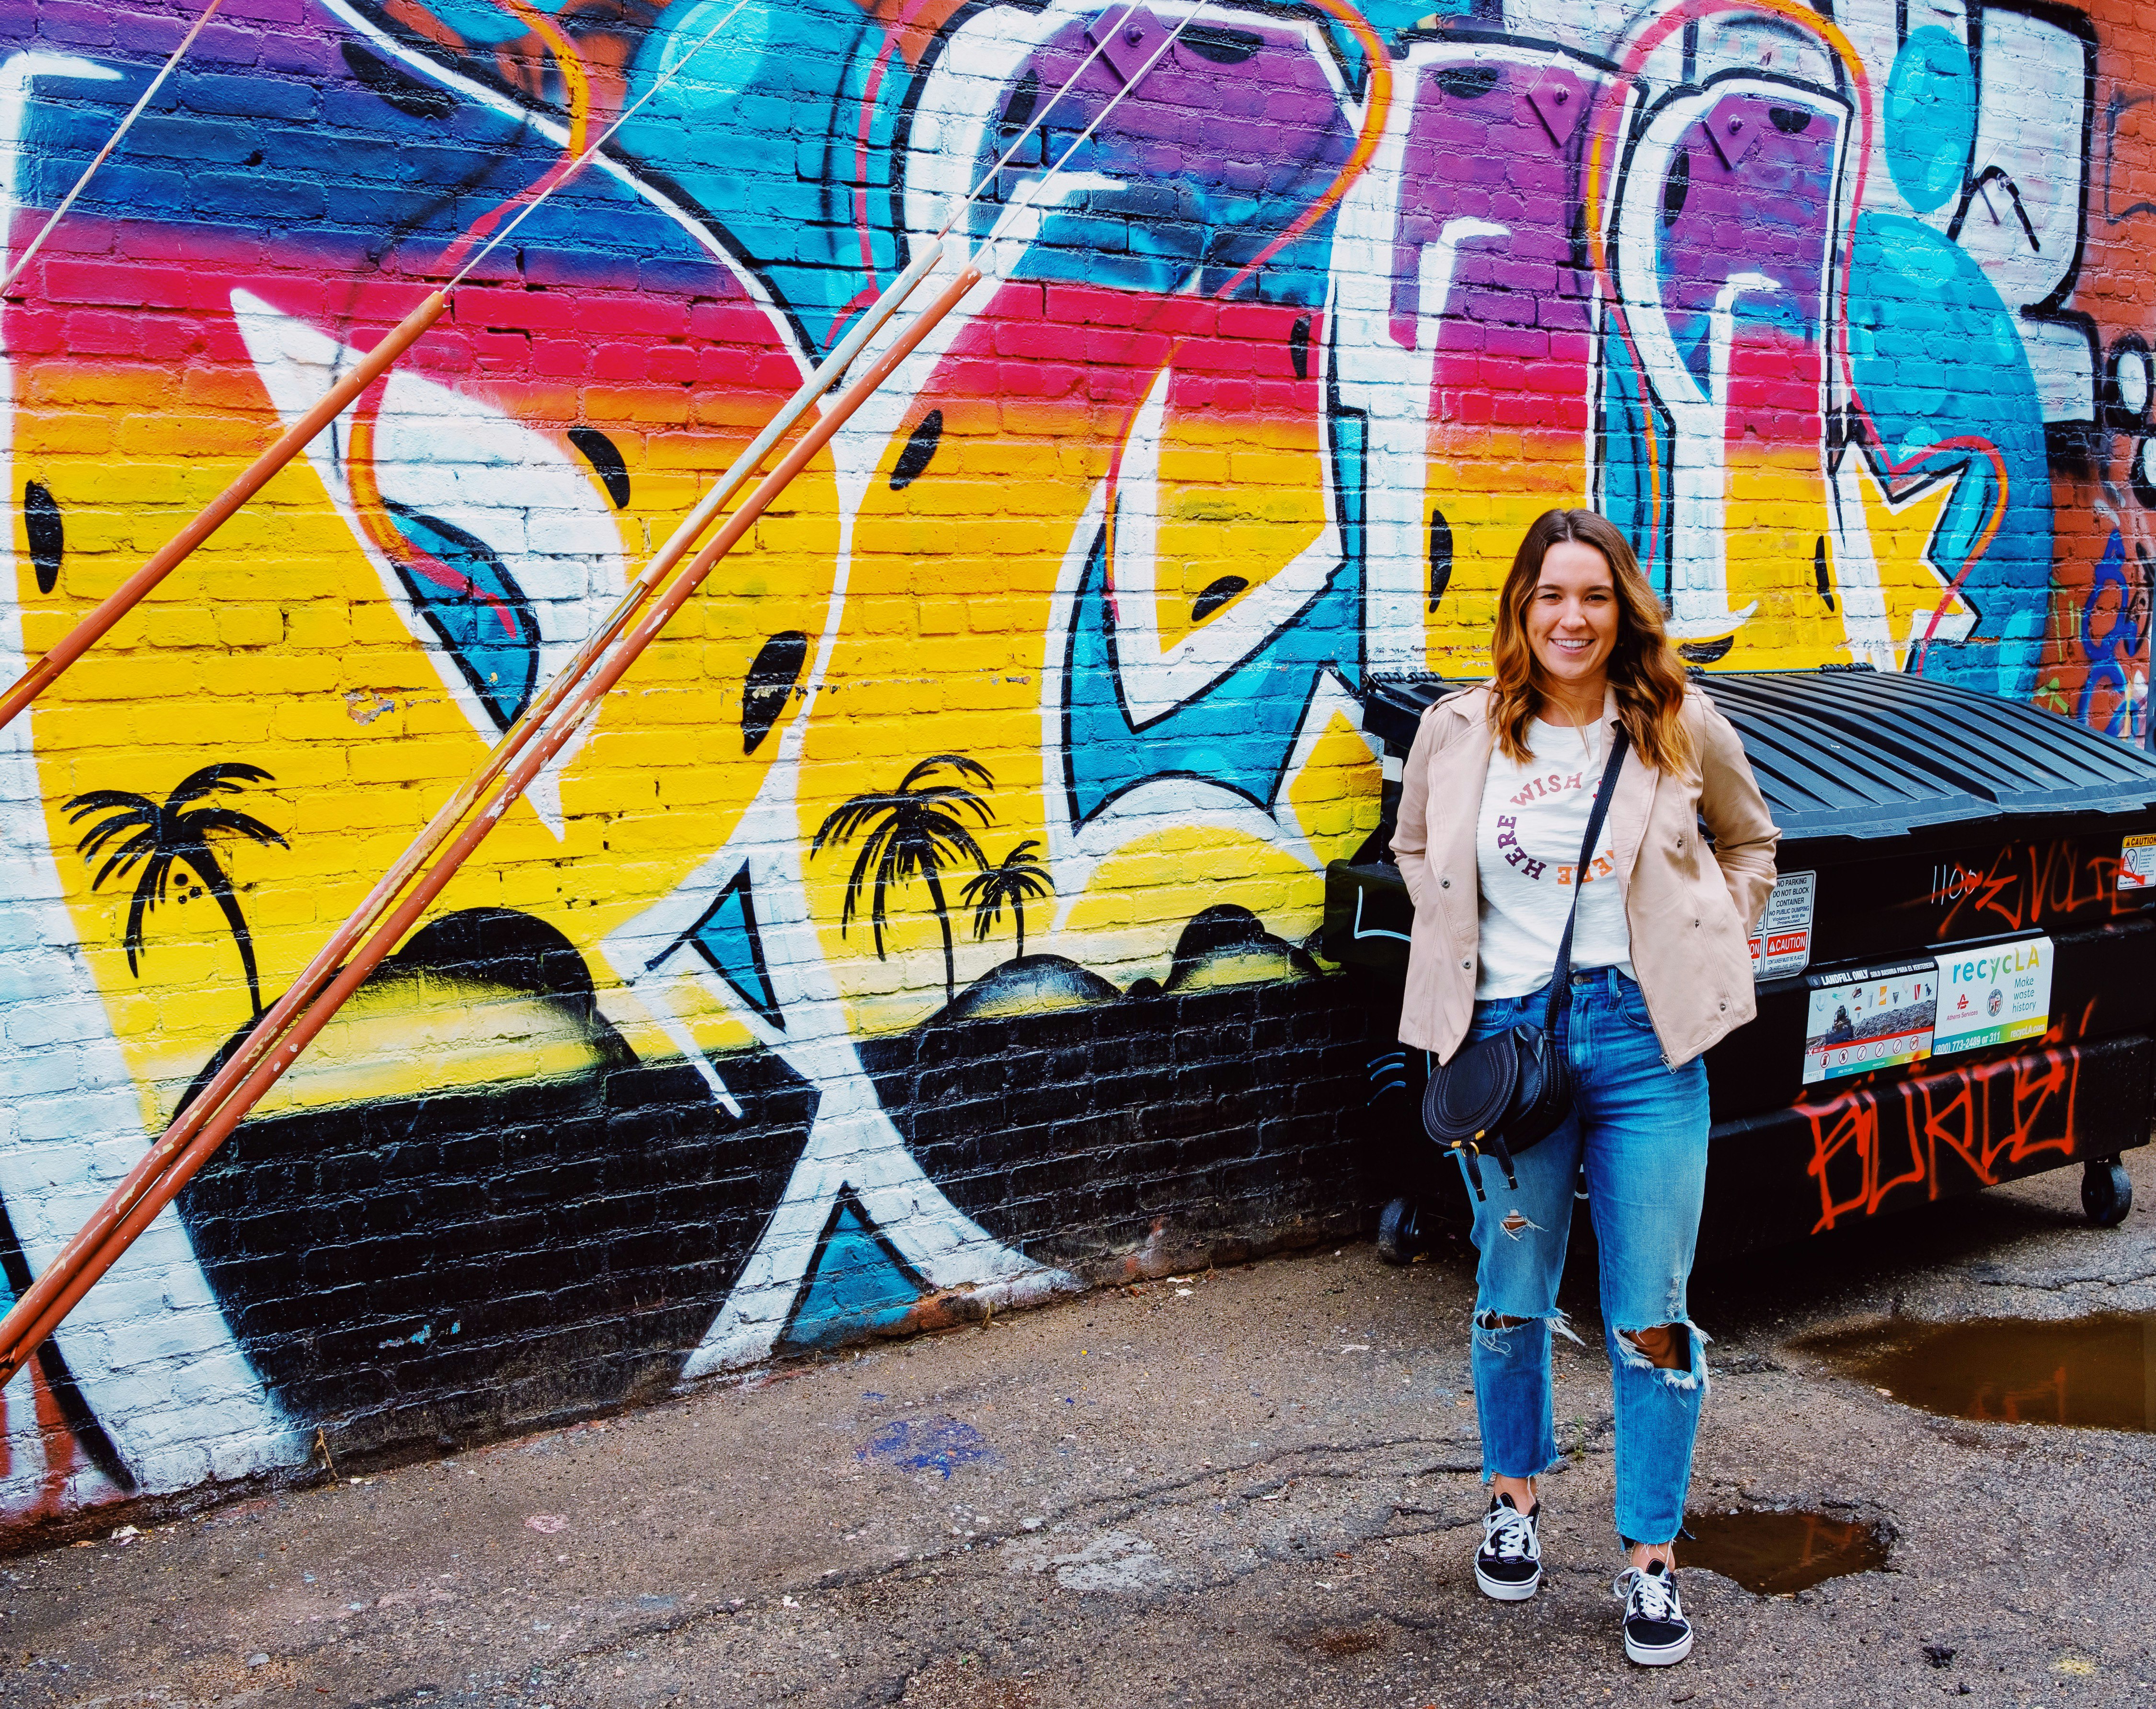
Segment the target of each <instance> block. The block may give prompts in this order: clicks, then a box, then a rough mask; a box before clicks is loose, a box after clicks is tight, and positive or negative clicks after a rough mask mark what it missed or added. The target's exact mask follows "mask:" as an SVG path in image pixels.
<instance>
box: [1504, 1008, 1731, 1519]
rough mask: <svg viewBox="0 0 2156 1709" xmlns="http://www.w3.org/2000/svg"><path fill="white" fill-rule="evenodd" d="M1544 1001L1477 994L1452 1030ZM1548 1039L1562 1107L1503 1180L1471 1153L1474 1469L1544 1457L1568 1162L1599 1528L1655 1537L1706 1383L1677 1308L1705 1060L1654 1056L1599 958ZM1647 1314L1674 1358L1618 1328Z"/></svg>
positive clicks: (1702, 1153) (1701, 1161) (1702, 1145)
mask: <svg viewBox="0 0 2156 1709" xmlns="http://www.w3.org/2000/svg"><path fill="white" fill-rule="evenodd" d="M1548 1001H1549V995H1548V989H1547V987H1545V989H1543V991H1537V992H1536V993H1535V994H1534V995H1533V996H1526V997H1501V998H1496V999H1494V1000H1491V1001H1486V1002H1480V1003H1477V1004H1476V1006H1475V1020H1474V1024H1473V1027H1472V1028H1471V1031H1470V1032H1469V1033H1468V1038H1469V1040H1470V1041H1473V1040H1475V1039H1478V1038H1486V1037H1489V1036H1490V1035H1491V1033H1493V1032H1500V1031H1501V1030H1502V1029H1504V1028H1505V1027H1510V1026H1512V1025H1513V1024H1514V1023H1515V1022H1519V1021H1531V1022H1533V1023H1534V1024H1535V1025H1537V1026H1540V1025H1541V1024H1542V1022H1543V1016H1544V1012H1545V1006H1546V1005H1547V1004H1548ZM1558 1038H1559V1041H1560V1042H1561V1044H1562V1046H1563V1048H1564V1050H1565V1053H1566V1057H1567V1060H1568V1062H1569V1063H1570V1065H1571V1068H1572V1073H1573V1086H1574V1098H1573V1112H1572V1114H1570V1115H1568V1116H1567V1117H1566V1118H1565V1120H1564V1124H1563V1125H1562V1126H1561V1127H1559V1128H1558V1130H1557V1131H1556V1132H1554V1133H1553V1134H1552V1135H1549V1137H1548V1138H1547V1139H1545V1140H1543V1142H1542V1143H1541V1144H1540V1145H1537V1146H1535V1147H1533V1148H1532V1150H1528V1151H1526V1152H1523V1153H1522V1154H1521V1155H1520V1156H1517V1157H1516V1158H1515V1159H1514V1160H1513V1170H1514V1172H1515V1173H1516V1174H1517V1176H1518V1177H1519V1182H1520V1184H1519V1187H1518V1188H1517V1190H1514V1189H1512V1188H1511V1187H1507V1186H1506V1184H1505V1172H1504V1171H1503V1170H1502V1169H1501V1168H1500V1167H1499V1166H1497V1163H1496V1160H1495V1159H1494V1158H1490V1157H1485V1158H1483V1159H1482V1165H1481V1169H1482V1187H1483V1191H1484V1192H1486V1193H1487V1194H1488V1196H1489V1197H1487V1198H1486V1199H1485V1200H1482V1201H1481V1202H1477V1203H1476V1206H1475V1249H1476V1251H1477V1252H1478V1253H1481V1262H1480V1263H1479V1264H1477V1265H1476V1273H1475V1283H1476V1300H1475V1344H1474V1351H1473V1355H1472V1360H1471V1362H1472V1366H1473V1370H1474V1374H1475V1405H1476V1414H1477V1416H1478V1418H1480V1420H1481V1429H1482V1476H1483V1480H1484V1481H1485V1482H1487V1481H1488V1480H1490V1479H1491V1477H1493V1476H1504V1477H1512V1478H1527V1477H1532V1476H1534V1475H1536V1474H1537V1473H1538V1472H1540V1471H1542V1470H1543V1469H1544V1468H1545V1467H1547V1466H1548V1465H1549V1464H1550V1463H1551V1462H1552V1461H1553V1460H1554V1459H1556V1458H1557V1457H1558V1454H1557V1435H1556V1432H1555V1429H1554V1428H1553V1420H1552V1418H1551V1414H1550V1335H1551V1331H1553V1329H1554V1330H1555V1331H1558V1333H1561V1334H1563V1335H1564V1336H1567V1337H1568V1338H1569V1339H1571V1340H1573V1341H1578V1336H1574V1335H1573V1333H1572V1331H1571V1329H1570V1328H1569V1327H1568V1325H1567V1323H1566V1321H1565V1316H1564V1314H1563V1312H1561V1311H1559V1310H1558V1309H1557V1286H1558V1275H1559V1274H1560V1273H1561V1272H1562V1271H1563V1269H1564V1248H1565V1242H1566V1239H1567V1237H1568V1235H1569V1234H1570V1233H1571V1231H1572V1207H1573V1184H1574V1182H1575V1181H1577V1180H1578V1177H1579V1175H1580V1172H1581V1171H1582V1169H1583V1168H1584V1171H1585V1172H1586V1176H1587V1204H1588V1209H1589V1212H1590V1213H1591V1214H1592V1215H1593V1217H1594V1238H1595V1240H1596V1243H1598V1245H1599V1247H1600V1248H1601V1284H1602V1321H1603V1338H1604V1341H1606V1342H1607V1343H1608V1346H1609V1364H1610V1368H1611V1372H1612V1373H1613V1375H1612V1382H1613V1386H1614V1389H1615V1392H1616V1393H1615V1399H1616V1407H1615V1410H1616V1417H1617V1530H1618V1532H1619V1534H1620V1537H1623V1538H1624V1539H1625V1542H1628V1543H1633V1542H1643V1543H1665V1542H1670V1541H1671V1540H1672V1539H1673V1538H1674V1537H1676V1534H1677V1531H1678V1528H1679V1527H1680V1526H1681V1525H1682V1524H1683V1522H1684V1505H1685V1489H1686V1485H1688V1484H1689V1483H1690V1482H1691V1453H1692V1441H1693V1439H1694V1437H1695V1436H1696V1435H1697V1434H1698V1429H1699V1408H1700V1402H1701V1399H1702V1396H1703V1394H1704V1392H1705V1390H1706V1387H1707V1358H1706V1354H1705V1352H1704V1351H1703V1350H1702V1342H1703V1341H1705V1340H1706V1337H1705V1336H1702V1335H1701V1334H1700V1333H1699V1331H1698V1330H1697V1329H1696V1328H1694V1327H1693V1326H1692V1324H1691V1319H1690V1316H1689V1315H1688V1313H1687V1311H1686V1305H1685V1284H1686V1281H1687V1280H1688V1279H1690V1277H1691V1259H1692V1249H1693V1246H1694V1244H1695V1243H1696V1242H1697V1238H1698V1235H1699V1212H1700V1202H1701V1200H1702V1197H1703V1196H1704V1195H1705V1192H1706V1190H1707V1120H1708V1118H1707V1068H1706V1064H1705V1063H1702V1062H1701V1060H1700V1059H1699V1058H1697V1057H1695V1058H1692V1059H1691V1061H1690V1062H1688V1063H1686V1064H1685V1065H1684V1066H1683V1067H1682V1068H1665V1067H1664V1066H1663V1065H1662V1053H1661V1045H1660V1044H1659V1043H1657V1042H1656V1041H1655V1033H1654V1029H1653V1027H1651V1026H1650V1024H1649V1022H1648V1019H1647V1006H1646V1001H1645V999H1644V998H1643V997H1642V996H1640V987H1639V986H1636V985H1635V984H1634V983H1633V982H1632V981H1630V980H1629V979H1627V978H1625V975H1623V974H1621V973H1620V972H1619V971H1618V970H1616V969H1615V968H1614V967H1598V968H1594V969H1591V970H1586V971H1583V972H1576V973H1574V974H1573V975H1572V992H1571V1001H1570V1002H1569V1003H1568V1005H1566V1006H1564V1008H1563V1011H1562V1012H1560V1015H1559V1017H1558ZM1467 1168H1468V1165H1467V1163H1466V1159H1465V1158H1463V1159H1462V1160H1461V1169H1462V1171H1463V1173H1464V1172H1466V1171H1467ZM1469 1192H1470V1196H1472V1193H1473V1185H1472V1181H1471V1182H1470V1186H1469ZM1506 1318H1512V1319H1517V1320H1518V1321H1517V1323H1515V1324H1513V1325H1511V1326H1507V1325H1506V1324H1504V1323H1502V1322H1501V1321H1500V1320H1501V1319H1506ZM1662 1324H1672V1325H1681V1326H1683V1327H1682V1331H1681V1333H1682V1334H1683V1336H1684V1339H1685V1340H1686V1341H1687V1342H1688V1343H1689V1349H1688V1351H1689V1360H1688V1363H1687V1365H1686V1368H1683V1369H1681V1370H1668V1369H1664V1368H1661V1367H1657V1366H1655V1364H1654V1363H1652V1362H1650V1360H1649V1359H1648V1358H1647V1357H1646V1356H1645V1354H1643V1353H1642V1352H1641V1351H1640V1350H1639V1349H1638V1348H1637V1347H1636V1346H1633V1345H1632V1344H1631V1343H1630V1341H1627V1340H1625V1339H1623V1337H1625V1336H1630V1335H1635V1334H1637V1333H1638V1332H1640V1331H1642V1330H1648V1329H1652V1328H1654V1327H1655V1326H1658V1325H1662Z"/></svg>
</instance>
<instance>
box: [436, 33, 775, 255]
mask: <svg viewBox="0 0 2156 1709" xmlns="http://www.w3.org/2000/svg"><path fill="white" fill-rule="evenodd" d="M747 4H748V0H734V3H733V4H732V6H731V7H730V8H727V10H726V15H725V16H724V17H722V18H720V19H719V21H718V22H717V23H715V24H713V25H712V26H711V28H709V29H707V30H706V31H705V32H704V33H703V34H701V36H699V37H697V38H696V43H695V44H694V45H693V46H691V47H690V49H689V50H688V52H686V53H685V54H682V56H681V57H680V59H676V60H675V62H674V64H673V65H672V66H671V67H670V69H667V70H665V71H664V72H662V73H661V74H660V75H659V77H658V78H657V79H656V80H654V82H653V84H652V85H651V87H650V88H649V89H647V90H644V93H643V94H642V95H639V96H637V98H636V99H635V100H634V101H633V102H631V103H630V104H629V106H625V107H624V108H623V109H622V110H621V114H620V116H619V117H618V118H616V119H615V120H614V121H613V123H612V124H611V125H608V126H607V127H606V129H605V130H603V131H600V132H599V134H598V138H597V139H596V140H595V141H594V142H593V143H592V145H591V146H590V147H588V148H587V149H585V150H584V152H583V153H582V154H580V155H578V156H577V158H576V160H575V162H573V163H572V165H571V166H570V167H569V169H568V170H567V172H563V173H562V176H561V177H560V178H557V180H556V181H555V182H554V183H551V184H549V185H547V188H545V189H543V190H542V191H541V192H540V193H538V194H537V195H536V196H535V197H533V198H531V201H530V202H529V203H526V205H525V206H524V207H523V208H520V209H519V210H518V211H517V214H516V218H515V219H512V220H511V221H510V222H509V224H506V225H505V226H503V227H502V229H500V231H498V232H496V233H495V234H494V235H493V236H492V237H490V238H489V239H487V240H486V241H485V243H484V244H482V245H480V247H479V248H478V249H477V250H474V251H473V252H472V256H471V259H470V260H468V261H466V262H465V264H464V265H463V266H462V267H461V268H459V270H457V275H456V276H455V277H454V279H452V280H450V281H449V283H448V284H447V285H444V286H443V287H442V295H443V296H448V295H449V293H450V292H451V291H454V290H455V289H456V288H457V287H458V286H459V285H461V284H463V283H464V282H465V280H466V279H468V278H470V276H471V270H472V269H473V268H475V267H476V266H478V265H479V264H480V262H481V261H484V260H485V259H486V258H487V257H488V256H489V255H492V254H493V253H494V252H495V250H497V249H499V248H500V246H501V245H502V244H503V243H504V242H505V241H506V240H507V239H508V237H509V234H511V232H513V231H515V230H516V228H517V227H518V226H520V225H521V224H524V222H525V221H526V219H530V218H531V215H532V214H534V213H536V211H537V210H538V208H539V205H540V204H541V203H543V202H544V201H545V200H546V199H547V198H548V197H549V196H551V195H552V194H553V193H554V192H555V191H557V190H558V189H560V188H562V185H563V184H566V183H568V182H569V180H570V179H571V178H574V177H576V175H577V173H578V172H582V171H583V169H584V168H585V167H587V166H589V165H590V164H591V162H592V160H593V157H595V156H596V155H597V154H598V152H599V150H600V149H602V148H603V147H606V145H607V144H608V142H610V141H612V140H613V135H614V133H615V132H616V131H619V130H620V129H621V127H622V126H624V125H626V124H627V123H628V122H629V121H630V120H631V119H633V118H634V117H635V116H637V114H638V113H639V112H641V111H643V110H644V103H646V102H647V101H649V100H650V99H651V97H652V96H654V95H656V94H658V93H659V91H660V90H662V89H664V88H665V87H666V85H668V84H670V83H671V82H672V81H673V80H675V78H677V77H679V76H680V75H681V74H682V73H683V72H684V71H685V70H687V69H689V62H690V60H691V59H695V58H696V55H697V54H700V53H701V52H702V51H703V50H704V48H705V46H706V44H708V43H709V42H710V41H711V38H712V37H713V36H715V35H716V34H717V33H719V32H720V31H721V30H722V29H724V28H726V26H727V25H728V24H729V23H732V22H733V20H734V15H735V14H736V13H738V12H739V11H740V10H741V9H742V8H743V7H744V6H746V5H747Z"/></svg>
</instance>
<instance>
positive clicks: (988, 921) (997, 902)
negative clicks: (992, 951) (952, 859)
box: [959, 837, 1055, 960]
mask: <svg viewBox="0 0 2156 1709" xmlns="http://www.w3.org/2000/svg"><path fill="white" fill-rule="evenodd" d="M1039 847H1040V844H1039V842H1037V841H1036V840H1035V839H1034V838H1032V837H1028V838H1027V839H1026V840H1025V841H1024V842H1021V843H1020V844H1019V846H1018V847H1016V848H1014V849H1013V850H1012V851H1011V852H1009V854H1007V855H1005V856H1004V857H1003V860H1002V861H1001V862H999V863H998V864H997V865H995V866H993V867H984V868H983V869H982V870H981V871H980V872H978V873H974V874H973V877H972V878H968V879H967V880H966V888H964V889H963V890H962V891H961V892H959V894H960V895H961V896H962V897H963V898H965V899H966V901H967V902H968V903H971V904H972V905H973V941H974V942H975V943H977V944H982V943H986V942H987V941H988V934H989V933H990V932H992V931H993V930H994V929H996V926H997V924H998V922H1000V921H1001V920H1002V919H1003V917H1004V903H1006V902H1008V903H1009V904H1010V911H1011V919H1012V922H1013V924H1015V925H1016V926H1017V928H1018V956H1019V960H1024V959H1025V905H1026V903H1029V902H1031V901H1033V900H1034V899H1035V898H1038V897H1042V896H1048V895H1052V894H1053V893H1055V885H1054V884H1053V883H1051V882H1050V879H1049V876H1048V868H1047V867H1044V866H1042V865H1041V863H1040V862H1039V861H1037V860H1035V859H1034V857H1033V852H1034V850H1035V849H1037V848H1039Z"/></svg>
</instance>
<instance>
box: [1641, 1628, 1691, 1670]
mask: <svg viewBox="0 0 2156 1709" xmlns="http://www.w3.org/2000/svg"><path fill="white" fill-rule="evenodd" d="M1625 1655H1626V1657H1627V1658H1628V1659H1629V1660H1633V1661H1635V1662H1637V1663H1638V1664H1639V1665H1640V1666H1641V1667H1675V1666H1676V1665H1677V1663H1679V1662H1681V1661H1682V1660H1684V1659H1685V1657H1686V1656H1687V1655H1691V1633H1689V1632H1687V1633H1686V1634H1684V1636H1683V1637H1682V1638H1681V1639H1679V1640H1677V1641H1676V1643H1674V1644H1661V1645H1648V1644H1635V1643H1634V1642H1633V1641H1632V1634H1630V1632H1627V1633H1626V1634H1625Z"/></svg>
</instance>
